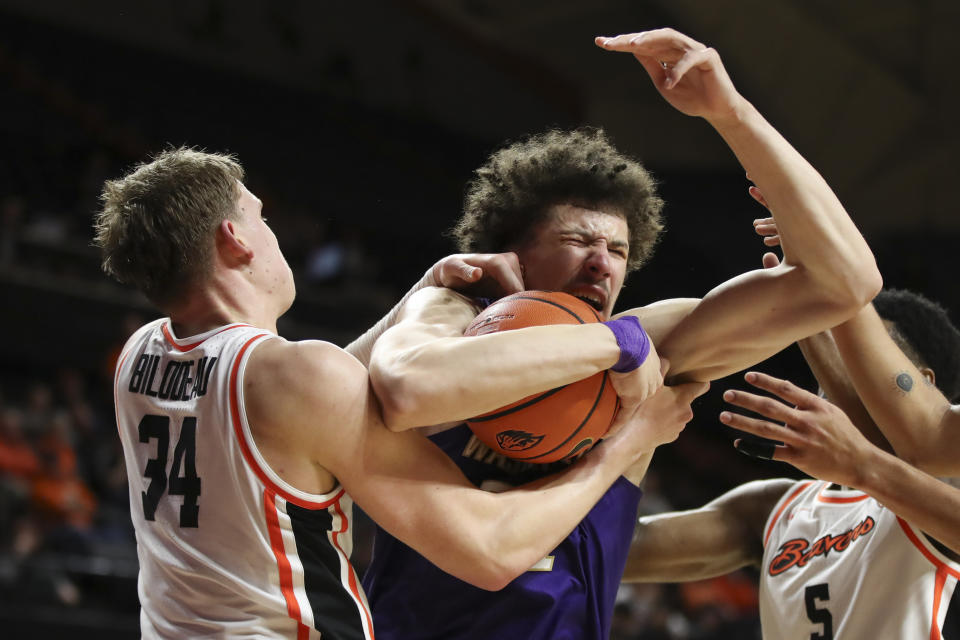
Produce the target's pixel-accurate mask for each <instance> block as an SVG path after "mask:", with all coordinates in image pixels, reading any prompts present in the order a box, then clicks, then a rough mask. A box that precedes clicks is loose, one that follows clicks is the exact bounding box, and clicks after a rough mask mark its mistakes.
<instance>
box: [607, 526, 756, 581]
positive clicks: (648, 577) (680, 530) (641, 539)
mask: <svg viewBox="0 0 960 640" xmlns="http://www.w3.org/2000/svg"><path fill="white" fill-rule="evenodd" d="M708 517H709V516H708ZM705 519H707V518H705V517H704V514H703V512H702V510H699V511H681V512H678V513H663V514H657V515H653V516H645V517H642V518H640V520H639V522H638V524H637V528H636V531H635V532H634V538H633V543H632V544H631V547H630V555H629V556H628V558H627V564H626V567H625V568H624V572H623V582H689V581H692V580H706V579H708V578H714V577H716V576H721V575H724V574H727V573H730V572H731V571H736V570H737V569H740V568H742V567H745V566H748V565H750V564H751V563H752V559H751V558H750V557H748V556H747V555H746V554H745V553H743V547H742V546H730V545H727V546H726V547H725V548H720V547H718V546H707V545H698V544H696V543H695V541H696V540H697V539H699V536H697V535H693V536H691V535H690V534H689V533H687V531H686V530H687V529H688V528H689V527H690V526H709V525H703V524H702V521H703V520H705ZM697 522H700V524H699V525H698V524H696V523H697ZM691 542H693V544H691Z"/></svg>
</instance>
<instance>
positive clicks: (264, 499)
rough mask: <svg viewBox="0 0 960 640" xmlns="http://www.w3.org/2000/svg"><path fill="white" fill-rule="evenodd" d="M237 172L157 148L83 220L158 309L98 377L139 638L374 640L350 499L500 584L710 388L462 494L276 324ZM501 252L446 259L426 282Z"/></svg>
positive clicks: (268, 268) (668, 400)
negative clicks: (563, 458) (111, 385)
mask: <svg viewBox="0 0 960 640" xmlns="http://www.w3.org/2000/svg"><path fill="white" fill-rule="evenodd" d="M242 179H243V171H242V169H241V167H240V165H239V164H237V163H236V162H235V160H233V159H232V158H231V157H229V156H223V155H218V154H208V153H202V152H198V151H194V150H190V149H177V150H170V151H166V152H164V153H161V154H160V155H158V156H157V157H156V158H154V159H153V160H152V161H151V162H149V163H146V164H143V165H140V166H139V167H137V168H136V169H135V170H134V171H133V172H131V173H130V174H128V175H127V176H125V177H124V178H122V179H120V180H117V181H111V182H108V183H107V184H106V186H105V190H104V195H103V199H104V208H103V211H102V212H101V213H100V214H98V217H97V222H96V225H97V243H98V245H99V246H100V248H101V250H102V252H103V264H104V268H105V270H106V271H107V272H109V273H110V274H112V275H114V276H115V277H117V278H118V279H119V280H121V281H123V282H128V283H131V284H133V285H135V286H137V287H138V288H139V289H140V290H141V291H143V292H144V293H145V294H146V295H147V296H148V297H149V298H150V299H151V300H152V301H153V302H154V303H155V304H156V305H157V306H158V307H159V308H160V309H161V310H162V311H163V312H164V313H166V314H167V315H168V317H166V318H162V319H159V320H156V321H154V322H151V323H149V324H147V325H145V326H144V327H142V328H141V329H140V330H138V331H137V332H136V333H135V334H134V335H133V336H132V337H131V338H130V339H129V341H128V342H127V344H126V346H125V347H124V349H123V351H122V353H121V356H120V359H119V363H118V366H117V372H116V378H115V391H114V393H115V403H116V414H117V423H118V427H119V431H120V437H121V440H122V444H123V449H124V455H125V459H126V465H127V474H128V479H129V483H130V506H131V516H132V519H133V522H134V527H135V530H136V536H137V546H138V554H139V560H140V576H139V584H138V591H139V597H140V602H141V605H142V608H141V632H142V634H143V636H144V637H146V638H160V637H163V638H197V637H211V636H215V637H249V638H253V637H257V638H294V637H296V638H318V637H323V638H324V639H327V640H333V639H353V638H373V637H374V632H373V628H372V622H371V616H370V612H369V608H368V606H367V602H366V599H365V596H364V593H363V591H362V589H361V588H360V585H359V580H358V577H357V576H356V574H355V572H354V570H353V568H352V567H351V565H350V562H349V556H350V551H351V526H352V509H351V506H352V503H353V500H356V501H357V502H358V503H359V504H361V505H362V506H363V508H364V509H365V510H366V511H367V512H368V513H369V514H370V516H371V517H372V518H373V519H374V520H376V521H377V522H378V523H379V524H380V526H382V527H384V528H385V529H386V530H388V531H390V532H391V533H393V534H394V535H395V536H397V537H398V538H400V539H402V540H404V541H405V542H406V543H407V544H409V545H410V546H411V547H413V548H415V549H417V550H418V551H419V552H421V553H423V554H424V555H425V556H427V557H428V558H430V559H431V560H432V561H433V562H434V563H436V565H437V566H439V567H441V568H443V569H444V570H446V571H448V572H450V573H452V574H454V575H457V576H459V577H461V578H462V579H464V580H467V581H470V582H472V583H474V584H476V585H478V586H480V587H483V588H486V589H496V588H499V587H500V586H502V585H503V584H505V583H506V582H508V581H509V580H510V579H512V578H513V577H514V576H515V575H517V574H519V573H520V572H522V571H524V570H526V569H527V568H529V567H530V566H532V565H533V564H534V563H535V562H536V561H537V560H539V559H540V558H541V557H542V556H543V555H544V554H545V553H546V552H547V551H548V550H549V549H551V548H552V547H553V546H554V545H555V544H556V543H557V542H558V541H559V540H561V539H562V538H563V537H564V536H565V535H566V534H567V533H568V532H569V531H570V529H572V528H573V527H574V525H575V524H576V523H577V522H578V521H579V520H580V519H581V518H582V517H583V516H584V515H585V514H586V513H587V512H588V511H589V509H590V508H591V507H592V506H593V504H594V503H595V502H596V501H597V500H598V499H599V498H600V496H601V495H602V494H603V493H604V491H605V490H606V489H607V488H608V487H609V486H610V485H611V484H612V483H613V482H614V481H615V480H616V479H617V478H619V476H620V475H621V474H622V473H623V472H624V471H625V470H626V469H627V468H628V467H629V466H630V465H631V464H633V463H635V462H636V460H637V459H639V458H640V457H641V456H643V455H644V454H645V453H646V452H649V451H650V450H652V448H654V447H655V446H656V445H658V444H660V443H661V442H664V441H668V440H672V439H673V438H675V437H676V434H677V433H678V432H679V430H680V429H682V428H683V424H684V423H685V422H686V421H687V420H689V418H690V417H691V415H692V414H691V413H690V408H689V403H690V401H691V400H692V398H693V397H694V396H695V395H697V394H698V393H701V392H702V391H703V390H704V387H705V385H687V386H686V387H685V388H680V389H666V388H665V389H663V391H662V392H660V393H657V394H655V395H654V396H653V398H652V399H651V400H650V401H649V402H648V403H646V404H645V405H644V407H643V408H642V409H641V410H639V411H636V412H633V413H632V414H631V415H630V416H628V417H629V418H630V420H629V421H628V420H620V424H618V425H615V426H617V427H618V428H617V429H615V433H613V434H612V435H611V437H610V440H611V443H610V444H611V445H612V446H608V447H604V448H603V450H602V451H599V452H598V454H599V455H595V456H591V457H590V458H589V459H586V460H583V461H581V462H578V463H577V464H574V465H573V466H571V467H570V468H569V469H568V470H566V471H564V472H563V473H562V474H557V475H554V476H550V477H547V478H542V479H540V480H538V481H536V482H534V483H531V484H529V485H526V486H525V487H523V488H522V489H521V490H518V491H509V492H506V493H502V494H491V493H487V492H482V491H479V490H477V489H475V488H474V487H473V486H472V485H470V484H469V483H468V482H467V480H466V479H465V478H464V477H463V475H462V474H461V473H460V472H459V471H458V470H457V468H456V467H455V466H454V465H453V464H452V463H451V462H450V461H449V459H447V458H446V456H444V455H443V454H442V453H441V452H440V450H439V449H437V448H436V447H435V446H434V445H433V444H431V443H430V442H428V441H427V440H426V439H424V438H422V437H420V436H419V435H416V434H410V433H407V434H397V433H392V432H390V431H388V430H387V429H386V428H385V427H384V426H383V424H382V422H381V419H380V414H379V409H378V405H377V403H376V401H375V399H374V398H373V396H372V394H371V392H370V389H369V385H368V379H367V372H366V369H365V368H364V366H363V364H361V362H360V361H358V360H357V359H356V358H355V357H353V356H352V355H350V354H349V353H347V352H345V351H343V350H341V349H339V348H337V347H335V346H333V345H331V344H328V343H325V342H319V341H304V342H288V341H286V340H284V339H282V338H279V337H278V336H277V335H276V322H277V318H278V317H279V316H280V315H281V314H283V313H284V312H285V311H286V310H287V308H288V307H289V306H290V304H291V303H292V302H293V298H294V284H293V278H292V275H291V272H290V269H289V267H288V266H287V263H286V261H285V260H284V257H283V255H282V253H281V251H280V249H279V247H278V245H277V240H276V237H275V236H274V234H273V232H272V231H271V230H270V228H269V227H268V226H267V225H266V222H265V219H264V218H263V217H262V215H261V202H260V201H259V200H258V199H257V198H256V197H255V196H254V195H253V194H252V193H250V191H248V190H247V189H246V188H245V187H244V186H243V183H242ZM502 261H503V257H502V256H501V257H489V256H487V257H484V256H480V257H469V256H467V257H462V256H461V257H455V258H454V259H452V260H451V261H447V262H441V264H439V265H437V267H436V268H435V269H434V270H433V271H434V272H438V274H439V275H440V276H441V278H440V282H432V280H430V278H428V279H427V281H425V282H422V283H421V284H448V283H449V282H450V280H451V279H452V280H457V279H459V280H461V281H469V280H474V279H476V277H477V275H478V273H477V268H490V269H492V270H494V271H496V270H497V269H499V268H504V264H503V263H502ZM438 270H439V271H438ZM451 270H452V272H453V273H451ZM458 272H460V273H463V274H465V275H463V276H462V277H459V278H458V277H457V276H456V274H457V273H458ZM511 273H512V269H511V268H510V265H507V266H506V268H505V270H504V271H503V273H501V274H500V275H501V276H502V277H503V278H504V279H506V280H508V281H509V280H510V278H516V275H515V274H514V275H511ZM514 284H516V283H514ZM507 288H508V289H509V288H510V285H509V284H508V286H507ZM514 288H515V287H514ZM386 324H389V321H388V322H387V323H386ZM383 326H384V325H378V331H379V330H382V328H383ZM376 333H377V331H374V333H373V334H372V335H368V336H366V338H365V340H367V339H369V340H372V339H374V338H375V337H376ZM362 342H363V341H362ZM368 348H369V344H360V345H354V350H355V352H356V353H358V354H360V355H361V357H364V356H363V354H364V353H366V352H367V350H368ZM547 388H549V385H546V384H545V385H544V386H543V389H544V390H545V389H547ZM509 391H510V390H507V391H505V394H506V396H505V398H504V401H505V402H508V401H512V400H515V399H516V397H515V396H514V395H510V393H509ZM626 422H629V424H626ZM424 597H426V598H429V597H431V594H424Z"/></svg>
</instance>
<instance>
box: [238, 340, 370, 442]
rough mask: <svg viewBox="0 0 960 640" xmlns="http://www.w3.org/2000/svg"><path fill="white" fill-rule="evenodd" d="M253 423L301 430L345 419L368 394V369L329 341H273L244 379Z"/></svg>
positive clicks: (259, 350)
mask: <svg viewBox="0 0 960 640" xmlns="http://www.w3.org/2000/svg"><path fill="white" fill-rule="evenodd" d="M243 388H244V398H245V405H246V409H247V413H248V415H250V416H251V422H252V423H253V422H256V423H257V424H258V425H260V426H261V427H264V428H270V429H288V430H293V431H295V430H297V429H299V428H300V427H301V426H303V425H304V424H308V423H309V424H316V423H318V422H324V421H333V422H337V421H340V420H346V419H347V418H348V417H349V416H351V415H353V413H354V412H355V411H356V407H358V406H361V407H363V406H366V404H367V397H368V395H369V379H368V376H367V370H366V369H365V368H364V366H363V365H362V364H360V361H359V360H357V359H356V358H354V357H353V356H351V355H350V354H349V353H347V352H346V351H344V350H343V349H341V348H340V347H337V346H336V345H333V344H331V343H329V342H323V341H320V340H304V341H299V342H289V341H286V340H283V339H279V340H268V341H266V342H264V343H263V344H261V345H260V346H259V347H258V348H257V350H256V351H255V352H254V353H253V354H252V355H251V358H250V361H249V363H248V365H247V370H246V372H245V374H244V380H243Z"/></svg>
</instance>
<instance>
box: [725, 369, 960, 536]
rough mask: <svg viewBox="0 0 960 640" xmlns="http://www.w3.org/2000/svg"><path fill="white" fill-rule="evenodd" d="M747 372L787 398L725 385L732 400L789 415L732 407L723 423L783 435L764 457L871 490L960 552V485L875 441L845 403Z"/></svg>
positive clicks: (751, 380) (756, 382) (775, 437)
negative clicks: (859, 426)
mask: <svg viewBox="0 0 960 640" xmlns="http://www.w3.org/2000/svg"><path fill="white" fill-rule="evenodd" d="M746 380H747V382H749V383H750V384H752V385H754V386H755V387H757V388H759V389H763V390H764V391H768V392H770V393H772V394H775V395H776V396H778V397H780V398H782V399H783V400H784V401H785V402H786V403H789V404H785V403H784V402H779V401H778V400H776V399H774V398H770V397H765V396H758V395H755V394H753V393H748V392H745V391H734V390H732V389H731V390H728V391H726V392H725V393H724V396H723V397H724V399H725V400H726V401H727V402H730V403H732V404H735V405H737V406H738V407H743V408H744V409H747V410H749V411H753V412H756V413H759V414H760V415H762V416H765V417H767V418H769V419H770V420H776V421H779V422H783V423H784V424H782V425H781V424H776V423H774V422H770V421H768V420H761V419H757V418H748V417H747V416H744V415H741V414H739V413H734V412H731V411H724V412H723V413H721V414H720V421H721V422H723V423H724V424H726V425H729V426H731V427H733V428H735V429H740V430H742V431H746V432H748V433H752V434H754V435H757V436H760V437H762V438H768V439H771V440H776V441H779V442H782V443H783V444H781V445H777V446H775V447H772V448H771V450H770V452H769V453H770V455H764V456H763V457H770V458H772V459H773V460H782V461H784V462H787V463H789V464H792V465H793V466H795V467H797V468H798V469H800V470H801V471H804V472H806V473H808V474H810V475H812V476H814V477H815V478H820V479H821V480H827V481H829V482H836V483H838V484H841V485H845V486H850V487H854V488H857V489H860V490H861V491H863V492H865V493H869V494H870V495H871V496H873V497H874V498H876V499H877V500H878V501H880V502H882V503H883V504H884V505H885V506H886V507H887V508H888V509H890V510H891V511H893V512H894V513H896V514H897V515H898V516H900V517H901V518H903V519H904V520H907V521H909V522H910V523H912V524H913V525H915V526H916V527H918V528H920V529H921V530H923V531H924V532H925V533H927V534H929V535H931V536H933V537H934V538H936V539H937V540H939V541H940V542H941V543H943V544H944V545H946V546H947V547H949V548H950V549H951V550H952V551H953V552H954V553H960V490H958V489H956V488H954V487H951V486H950V485H948V484H946V483H944V482H941V481H940V480H938V479H936V478H934V477H933V476H930V475H927V474H926V473H924V472H923V471H920V470H919V469H917V468H916V467H913V466H911V465H909V464H907V463H906V462H904V461H903V460H900V459H899V458H897V457H895V456H893V455H891V454H889V453H886V452H885V451H881V450H880V449H878V448H877V447H875V446H873V445H871V444H870V443H869V442H867V440H866V438H864V437H863V435H862V434H861V433H860V432H859V431H857V428H856V427H854V426H853V424H851V423H850V420H849V419H848V418H847V416H846V415H844V413H843V412H842V411H840V409H838V408H837V407H836V406H834V405H832V404H830V403H829V402H827V401H826V400H824V399H823V398H819V397H817V396H815V395H813V394H812V393H810V392H808V391H804V390H803V389H800V388H799V387H797V386H796V385H794V384H793V383H791V382H789V381H787V380H781V379H778V378H774V377H772V376H768V375H765V374H762V373H756V372H750V373H747V374H746ZM790 405H794V406H790ZM738 446H740V443H739V441H738Z"/></svg>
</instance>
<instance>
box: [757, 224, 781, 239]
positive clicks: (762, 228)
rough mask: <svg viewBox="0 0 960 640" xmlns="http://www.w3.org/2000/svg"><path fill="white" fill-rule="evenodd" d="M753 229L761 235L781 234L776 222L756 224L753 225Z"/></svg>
mask: <svg viewBox="0 0 960 640" xmlns="http://www.w3.org/2000/svg"><path fill="white" fill-rule="evenodd" d="M753 230H754V231H756V232H757V234H758V235H761V236H776V235H779V234H780V231H779V230H778V229H777V225H775V224H756V223H754V225H753Z"/></svg>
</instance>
